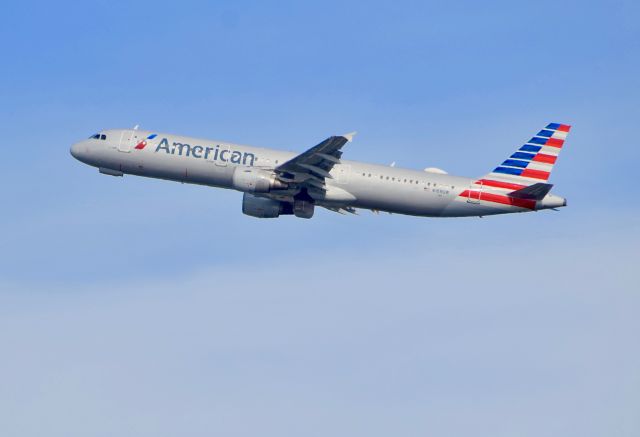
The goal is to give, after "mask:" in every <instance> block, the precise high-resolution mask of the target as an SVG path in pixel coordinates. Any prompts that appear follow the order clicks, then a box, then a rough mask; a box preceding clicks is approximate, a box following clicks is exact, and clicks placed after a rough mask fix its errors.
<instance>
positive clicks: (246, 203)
mask: <svg viewBox="0 0 640 437" xmlns="http://www.w3.org/2000/svg"><path fill="white" fill-rule="evenodd" d="M288 206H289V208H287V207H288ZM242 213H243V214H246V215H250V216H251V217H258V218H276V217H279V216H280V214H291V213H292V211H291V207H290V204H288V203H285V202H280V201H277V200H273V199H267V198H266V197H258V196H254V195H253V194H249V193H244V195H243V196H242Z"/></svg>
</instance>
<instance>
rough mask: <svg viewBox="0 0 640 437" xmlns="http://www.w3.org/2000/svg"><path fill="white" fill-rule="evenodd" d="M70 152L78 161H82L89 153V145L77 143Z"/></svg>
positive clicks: (82, 142)
mask: <svg viewBox="0 0 640 437" xmlns="http://www.w3.org/2000/svg"><path fill="white" fill-rule="evenodd" d="M69 152H70V153H71V156H73V157H74V158H76V159H77V160H78V161H82V160H83V158H84V156H85V154H86V153H87V145H86V144H85V142H84V141H81V142H79V143H75V144H74V145H72V146H71V149H70V150H69Z"/></svg>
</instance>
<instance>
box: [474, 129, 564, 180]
mask: <svg viewBox="0 0 640 437" xmlns="http://www.w3.org/2000/svg"><path fill="white" fill-rule="evenodd" d="M570 129H571V126H569V125H566V124H560V123H549V124H548V125H547V127H545V128H544V129H542V130H541V131H540V132H538V133H537V134H536V135H535V136H534V137H533V138H531V139H530V140H529V141H528V142H527V143H526V144H525V145H523V146H522V147H520V148H519V149H518V150H517V151H516V152H515V153H514V154H513V155H511V156H510V157H509V158H508V159H507V160H505V161H504V162H503V163H502V164H500V165H499V166H498V167H496V168H495V169H494V170H493V171H492V172H491V173H489V174H488V175H486V176H484V177H483V178H482V179H479V180H478V181H476V183H477V184H482V185H483V186H485V187H494V188H504V189H507V190H509V191H513V190H519V189H522V188H525V187H528V186H530V185H533V184H537V183H541V182H542V183H546V182H547V180H548V179H549V175H550V174H551V171H552V170H553V165H554V164H555V163H556V160H557V159H558V154H559V153H560V150H561V149H562V146H563V145H564V140H565V138H566V137H567V134H568V133H569V130H570Z"/></svg>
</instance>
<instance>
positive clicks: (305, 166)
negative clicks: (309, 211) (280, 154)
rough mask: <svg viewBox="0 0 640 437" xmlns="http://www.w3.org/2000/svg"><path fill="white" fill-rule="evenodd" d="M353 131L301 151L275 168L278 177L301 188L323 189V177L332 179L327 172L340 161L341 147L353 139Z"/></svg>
mask: <svg viewBox="0 0 640 437" xmlns="http://www.w3.org/2000/svg"><path fill="white" fill-rule="evenodd" d="M355 134H356V133H355V132H352V133H350V134H346V135H340V136H334V137H329V138H327V139H326V140H324V141H323V142H321V143H320V144H318V145H317V146H314V147H312V148H310V149H309V150H307V151H306V152H303V153H301V154H300V155H298V156H296V157H295V158H292V159H290V160H289V161H287V162H285V163H283V164H281V165H279V166H278V167H276V168H275V172H276V173H277V174H278V178H279V179H280V180H282V181H283V182H288V183H293V184H296V185H298V186H300V187H301V188H303V187H306V188H315V189H321V190H323V189H324V188H325V179H332V176H331V175H330V174H329V173H330V172H331V169H332V168H333V166H334V165H336V164H338V163H339V162H340V157H341V156H342V150H341V149H342V147H343V146H344V145H345V144H347V142H349V141H352V140H353V136H354V135H355Z"/></svg>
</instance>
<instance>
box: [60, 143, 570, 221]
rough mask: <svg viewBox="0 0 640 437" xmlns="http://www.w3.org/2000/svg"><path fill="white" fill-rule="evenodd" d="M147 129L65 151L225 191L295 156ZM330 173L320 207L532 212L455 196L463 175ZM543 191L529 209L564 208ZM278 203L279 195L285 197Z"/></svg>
mask: <svg viewBox="0 0 640 437" xmlns="http://www.w3.org/2000/svg"><path fill="white" fill-rule="evenodd" d="M150 134H152V133H151V132H148V131H140V130H106V131H103V132H101V135H100V136H99V137H98V138H91V139H88V140H85V141H81V142H79V143H76V144H74V145H73V146H72V148H71V153H72V155H73V156H74V157H75V158H76V159H78V160H80V161H82V162H84V163H86V164H89V165H92V166H94V167H98V168H99V169H100V170H101V172H103V173H106V174H111V175H115V176H120V175H122V174H131V175H137V176H145V177H151V178H158V179H166V180H171V181H176V182H183V183H191V184H200V185H206V186H211V187H218V188H231V189H233V188H235V187H234V183H233V180H234V179H233V176H234V172H235V171H237V170H238V169H242V168H246V167H252V168H257V169H264V170H273V169H274V168H275V167H277V166H278V165H280V164H283V163H284V162H286V161H288V160H289V159H291V158H293V157H295V156H296V155H297V154H296V153H293V152H286V151H280V150H273V149H267V148H258V147H250V146H244V145H239V144H232V143H227V142H223V141H214V140H206V139H199V138H191V137H184V136H177V135H170V134H161V133H160V134H157V135H156V136H155V137H154V138H153V139H151V140H147V138H148V137H149V136H150ZM330 174H331V176H332V178H327V179H326V183H327V190H326V194H325V195H324V196H322V198H318V199H315V200H316V203H317V204H318V205H320V206H329V207H343V206H346V207H351V208H365V209H370V210H374V211H386V212H392V213H399V214H409V215H416V216H429V217H464V216H484V215H492V214H502V213H509V212H525V211H530V210H531V209H526V208H520V207H517V206H513V205H501V204H495V203H492V202H479V201H474V200H473V199H468V198H467V197H465V196H461V194H463V193H465V192H466V191H467V190H469V189H470V188H471V187H473V185H474V181H475V180H476V179H471V178H466V177H457V176H452V175H448V174H440V173H436V172H427V171H419V170H411V169H403V168H397V167H390V166H384V165H376V164H368V163H363V162H356V161H347V160H341V161H340V163H339V164H336V165H335V166H334V167H333V169H332V170H331V172H330ZM476 189H477V187H476ZM549 196H551V197H549V199H545V200H546V202H539V203H540V204H539V205H537V206H536V207H535V209H544V208H549V207H557V206H563V199H562V198H559V197H557V196H552V195H549ZM270 197H273V196H270ZM275 198H278V197H277V196H275ZM282 200H286V194H285V195H283V196H282Z"/></svg>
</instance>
